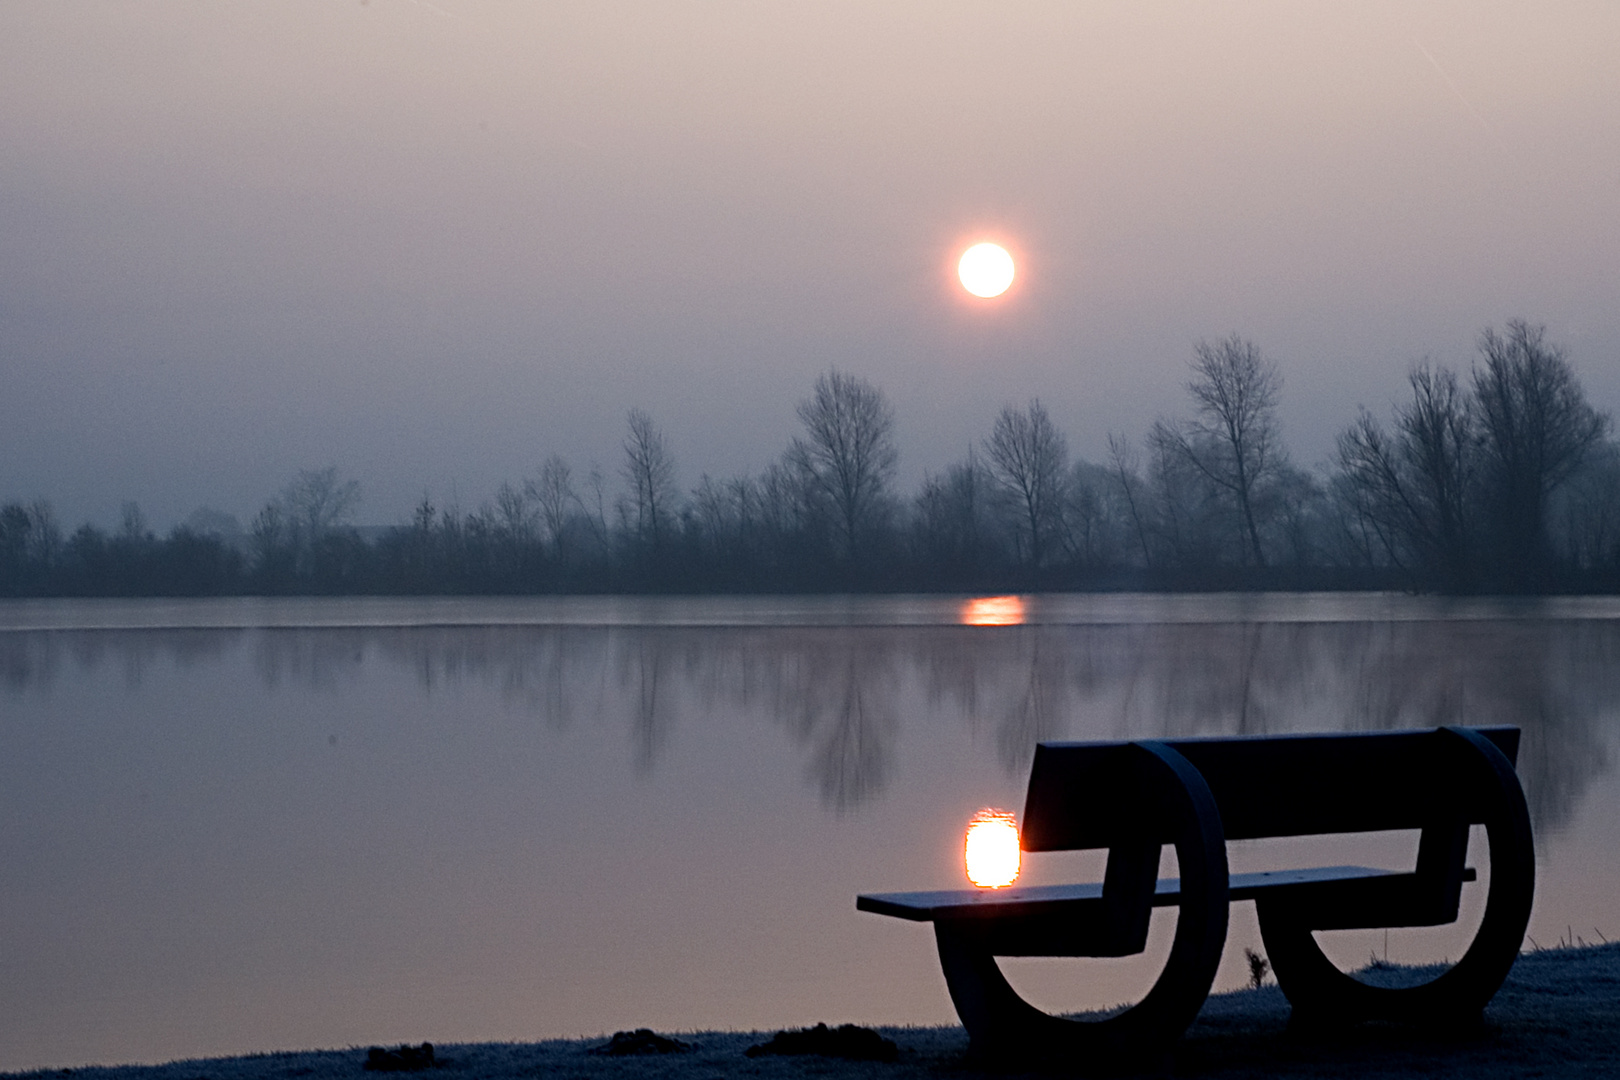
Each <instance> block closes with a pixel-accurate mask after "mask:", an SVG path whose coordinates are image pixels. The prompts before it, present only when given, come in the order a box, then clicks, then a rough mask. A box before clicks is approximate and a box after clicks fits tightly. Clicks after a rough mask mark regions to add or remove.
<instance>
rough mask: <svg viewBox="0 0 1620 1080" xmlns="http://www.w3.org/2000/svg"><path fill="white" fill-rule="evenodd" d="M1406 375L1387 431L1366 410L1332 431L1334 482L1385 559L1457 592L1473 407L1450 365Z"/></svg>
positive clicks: (1467, 530) (1462, 570) (1469, 536)
mask: <svg viewBox="0 0 1620 1080" xmlns="http://www.w3.org/2000/svg"><path fill="white" fill-rule="evenodd" d="M1407 378H1408V382H1409V383H1410V384H1411V387H1412V400H1411V403H1410V404H1409V405H1406V406H1402V407H1397V408H1396V410H1395V433H1394V435H1393V436H1391V435H1388V434H1386V433H1385V431H1384V429H1383V427H1382V426H1381V425H1380V424H1379V423H1378V421H1377V420H1375V419H1374V418H1373V416H1372V414H1371V413H1368V412H1367V411H1366V410H1363V411H1362V413H1361V415H1360V416H1359V417H1358V418H1357V419H1356V422H1355V423H1354V424H1353V425H1351V426H1350V428H1349V429H1348V430H1346V431H1345V432H1344V433H1343V434H1341V435H1340V436H1339V468H1340V470H1341V475H1342V477H1343V478H1344V485H1341V486H1342V487H1343V486H1347V488H1348V492H1349V494H1350V497H1351V500H1352V506H1353V508H1354V512H1355V513H1356V514H1358V515H1359V516H1360V517H1361V518H1362V524H1363V526H1364V528H1366V529H1367V530H1369V531H1370V534H1371V535H1372V536H1376V537H1377V538H1378V542H1379V544H1380V546H1381V547H1382V548H1383V550H1384V552H1385V553H1386V554H1387V555H1388V556H1389V558H1390V560H1391V561H1392V562H1394V563H1395V564H1396V565H1397V566H1406V567H1408V568H1411V569H1414V570H1415V571H1417V572H1418V573H1420V574H1421V575H1422V576H1424V577H1426V578H1428V579H1429V580H1431V581H1435V582H1438V583H1439V584H1440V585H1441V586H1442V587H1444V588H1446V589H1448V590H1451V591H1457V590H1461V589H1464V588H1467V587H1468V586H1469V584H1470V582H1471V581H1472V575H1473V550H1472V548H1473V532H1474V529H1473V522H1472V517H1473V514H1472V510H1471V499H1472V493H1473V487H1474V477H1473V473H1474V457H1475V455H1474V453H1473V445H1474V439H1473V434H1472V424H1473V420H1472V411H1471V408H1470V406H1469V404H1468V401H1467V399H1466V398H1465V397H1464V395H1463V392H1462V390H1461V388H1460V387H1459V386H1458V383H1457V376H1456V375H1455V374H1454V373H1453V372H1452V371H1450V370H1449V369H1446V368H1443V367H1434V366H1432V365H1429V364H1421V365H1419V366H1417V367H1415V368H1413V369H1412V372H1411V374H1410V375H1409V376H1408V377H1407Z"/></svg>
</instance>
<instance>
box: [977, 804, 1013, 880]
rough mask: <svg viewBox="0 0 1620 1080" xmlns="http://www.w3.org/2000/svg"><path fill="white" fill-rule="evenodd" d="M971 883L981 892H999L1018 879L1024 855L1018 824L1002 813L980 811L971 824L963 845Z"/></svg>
mask: <svg viewBox="0 0 1620 1080" xmlns="http://www.w3.org/2000/svg"><path fill="white" fill-rule="evenodd" d="M963 854H964V856H965V858H966V861H967V876H968V880H969V881H971V882H973V884H975V885H977V886H979V888H981V889H1000V888H1003V887H1005V886H1007V885H1011V884H1012V883H1013V882H1014V881H1017V880H1018V867H1019V860H1020V858H1021V854H1020V851H1019V847H1018V824H1017V822H1015V821H1014V820H1013V816H1012V815H1011V814H1009V813H1007V812H1005V811H1003V810H980V811H979V812H978V813H977V814H975V815H973V820H972V821H970V822H968V827H967V840H966V842H965V843H964V844H963Z"/></svg>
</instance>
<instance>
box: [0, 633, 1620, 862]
mask: <svg viewBox="0 0 1620 1080" xmlns="http://www.w3.org/2000/svg"><path fill="white" fill-rule="evenodd" d="M247 643H251V644H250V645H248V644H247ZM245 645H247V647H249V648H251V657H252V662H253V665H254V669H255V670H256V671H257V673H258V675H259V678H260V679H261V681H262V684H263V685H264V687H265V688H266V689H267V690H270V691H274V690H275V689H276V688H278V687H282V686H289V687H304V688H306V689H314V690H330V689H331V688H333V687H336V686H339V685H343V684H346V683H348V682H350V681H351V680H354V679H356V678H358V677H359V676H360V674H361V672H362V671H363V669H364V668H365V666H366V664H367V663H368V662H371V661H372V660H373V659H374V658H375V660H377V661H380V662H383V663H385V664H387V665H389V666H391V667H394V668H396V669H405V670H408V671H409V672H410V673H411V676H412V678H413V680H414V681H415V683H416V685H417V686H418V687H419V689H420V692H421V693H423V694H433V693H436V692H437V691H439V690H440V689H441V688H443V687H447V686H452V685H455V684H457V683H460V682H463V681H469V680H471V681H476V682H479V683H481V684H485V685H491V686H494V687H495V688H497V689H498V691H499V694H500V697H501V700H502V701H503V702H504V703H505V704H506V706H507V707H508V708H509V709H511V710H513V711H515V712H518V713H521V714H527V715H532V716H534V717H536V718H537V719H538V720H539V721H540V724H541V727H542V728H543V729H546V730H552V731H563V730H567V729H570V728H572V727H575V726H576V725H578V724H581V723H587V724H595V723H602V722H606V723H609V724H622V725H623V729H624V730H625V731H626V732H627V733H628V739H629V742H630V747H631V754H632V757H633V760H634V762H635V765H636V768H637V770H638V772H640V773H642V774H650V773H652V772H653V771H655V770H656V769H657V768H658V766H659V762H660V759H661V758H662V756H663V755H664V754H665V753H666V752H667V750H668V748H669V747H670V745H671V743H672V740H674V739H675V738H676V732H677V731H678V729H679V728H681V727H682V726H683V725H701V724H702V723H703V722H704V718H705V716H706V715H708V714H711V713H713V712H714V711H715V710H717V709H724V710H728V711H731V712H734V713H737V714H741V715H743V716H745V717H753V718H756V719H757V721H758V722H759V723H763V724H769V725H774V726H776V727H778V728H780V729H781V730H782V731H783V732H785V734H786V735H787V736H788V738H789V740H790V742H791V743H792V744H793V745H794V746H795V747H797V748H798V752H799V753H801V754H802V755H803V758H804V762H805V769H806V773H807V776H808V778H809V780H810V782H811V783H812V784H813V785H815V786H816V787H817V788H818V789H819V792H820V795H821V799H822V802H823V804H824V805H826V806H827V807H829V808H830V809H833V810H836V811H847V810H851V809H854V808H856V807H859V806H861V805H863V804H865V803H867V802H870V801H872V800H875V799H879V798H881V797H882V795H883V792H884V790H885V788H886V786H887V785H888V784H889V783H890V782H891V781H892V779H893V778H894V777H895V776H896V775H897V772H898V770H899V769H900V768H901V767H902V764H901V758H900V754H899V740H900V738H901V735H902V729H903V725H902V720H901V717H902V715H903V713H904V714H906V715H912V716H916V715H921V716H924V717H926V718H927V721H926V722H927V723H928V724H930V725H934V724H938V725H962V726H966V727H968V728H969V729H970V730H972V731H975V732H977V731H979V730H981V729H982V728H984V727H986V726H988V727H990V729H991V733H992V735H993V740H994V746H995V753H996V758H997V760H998V762H999V763H1000V766H1001V767H1002V768H1003V769H1004V770H1005V772H1006V773H1007V774H1008V775H1009V776H1012V777H1016V778H1018V779H1020V780H1021V779H1022V776H1023V774H1024V772H1025V770H1027V768H1028V764H1029V761H1030V758H1031V756H1032V754H1033V752H1034V746H1035V744H1036V743H1037V742H1039V741H1041V740H1043V739H1059V738H1088V739H1092V738H1161V737H1172V736H1186V735H1198V734H1223V735H1224V734H1240V733H1252V734H1262V733H1279V732H1288V731H1310V730H1377V729H1387V728H1404V727H1426V726H1432V725H1437V724H1471V725H1484V724H1517V725H1519V726H1520V727H1522V728H1523V729H1524V731H1525V738H1524V743H1523V746H1522V748H1521V752H1520V758H1519V769H1520V773H1521V775H1522V776H1523V777H1524V780H1525V786H1526V789H1527V793H1528V795H1529V798H1530V801H1531V811H1532V815H1533V817H1534V819H1535V823H1536V827H1537V829H1538V831H1541V832H1543V833H1556V832H1557V831H1558V830H1560V829H1561V828H1563V827H1564V826H1565V825H1566V824H1567V823H1568V822H1569V821H1570V820H1571V819H1572V817H1573V816H1574V815H1575V813H1576V811H1577V809H1578V805H1579V803H1580V801H1581V798H1582V797H1583V794H1584V793H1585V792H1586V791H1587V789H1588V788H1589V787H1590V786H1591V785H1592V783H1593V782H1594V781H1595V780H1596V779H1597V778H1598V777H1600V776H1602V775H1603V774H1604V773H1606V772H1607V771H1608V769H1609V764H1610V743H1611V740H1612V738H1613V735H1614V731H1615V728H1616V720H1617V716H1616V710H1617V705H1620V674H1617V673H1620V624H1617V623H1614V622H1609V621H1601V620H1569V621H1555V620H1545V621H1536V620H1501V621H1488V620H1476V621H1444V620H1437V621H1428V622H1324V623H1308V622H1289V623H1282V622H1279V623H1257V622H1233V623H1224V624H1121V625H1093V626H1030V625H1025V626H1009V627H960V626H933V627H854V628H850V627H748V628H735V627H718V628H717V627H667V626H665V627H645V628H641V627H625V626H619V627H424V628H409V627H382V628H353V629H275V630H269V629H267V630H257V631H254V630H141V631H89V630H83V631H81V630H63V631H14V632H6V633H0V686H3V687H4V688H5V691H6V692H8V693H12V694H22V693H28V692H30V691H31V690H33V689H35V688H39V687H48V686H49V685H51V684H52V683H54V682H56V681H57V680H59V679H63V678H67V677H70V674H69V673H70V672H72V671H74V670H78V671H92V670H96V669H99V668H101V667H103V666H104V665H117V669H118V671H119V673H120V675H121V677H122V679H123V680H124V681H125V682H126V684H128V685H131V686H138V685H139V684H140V682H141V680H142V678H143V677H144V673H145V672H146V671H147V670H148V669H149V668H151V667H152V666H153V665H154V664H157V663H160V662H161V663H167V664H170V665H173V666H175V667H177V668H188V667H201V666H206V665H211V664H219V663H221V662H223V661H224V659H225V658H227V657H230V656H233V655H235V654H236V653H237V652H238V650H240V649H241V648H243V647H244V646H245ZM907 703H911V708H910V711H909V712H907V709H906V706H907ZM910 734H911V736H912V737H913V738H927V737H928V735H927V732H926V731H914V732H911V733H910Z"/></svg>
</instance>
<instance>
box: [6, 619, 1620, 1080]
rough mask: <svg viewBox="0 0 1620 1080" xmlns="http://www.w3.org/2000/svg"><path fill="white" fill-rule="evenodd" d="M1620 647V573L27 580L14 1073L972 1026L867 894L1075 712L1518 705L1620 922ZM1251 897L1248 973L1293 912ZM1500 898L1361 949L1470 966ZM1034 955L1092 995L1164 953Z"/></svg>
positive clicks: (1141, 718) (10, 870)
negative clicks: (1297, 587)
mask: <svg viewBox="0 0 1620 1080" xmlns="http://www.w3.org/2000/svg"><path fill="white" fill-rule="evenodd" d="M964 618H975V619H982V620H983V621H989V622H1011V623H1013V625H962V620H963V619H964ZM1617 671H1620V609H1617V608H1616V606H1615V605H1614V604H1613V602H1612V601H1606V600H1560V601H1551V602H1549V601H1531V602H1515V603H1506V602H1491V601H1471V602H1445V601H1434V600H1420V599H1412V598H1403V597H1393V596H1373V597H1366V596H1359V597H1358V596H1352V597H1298V596H1290V597H1209V596H1200V597H1128V596H1127V597H1118V596H1115V597H1100V598H1099V597H1039V598H1031V599H1028V600H1026V601H1023V602H1021V603H1018V604H1016V605H1014V606H1012V607H1008V606H1006V605H1003V606H1001V607H999V608H997V607H994V606H991V607H983V606H981V607H970V606H968V605H967V604H966V602H965V601H964V600H963V599H961V598H954V599H953V598H855V599H825V598H816V599H808V600H805V599H794V600H789V601H781V600H771V599H725V600H696V601H688V600H667V599H665V600H654V601H645V600H618V601H609V600H589V599H587V600H580V599H569V600H520V601H504V600H503V601H477V600H474V601H466V600H383V601H375V600H369V601H285V602H277V601H264V600H247V601H205V602H191V603H186V602H165V601H150V602H128V601H104V602H60V601H52V602H27V603H18V604H10V605H0V702H3V708H0V750H3V753H0V865H3V866H4V867H5V874H4V877H3V880H0V1017H4V1018H5V1019H4V1021H3V1026H0V1069H18V1068H25V1067H33V1066H45V1065H51V1066H56V1065H75V1064H82V1063H86V1062H93V1061H127V1060H161V1059H167V1058H172V1057H176V1056H191V1055H198V1054H213V1053H240V1052H247V1051H254V1050H270V1049H277V1048H293V1047H310V1046H342V1045H349V1044H367V1043H377V1042H386V1041H395V1042H398V1041H405V1040H411V1041H421V1040H423V1039H430V1040H434V1041H452V1040H458V1041H459V1040H473V1039H532V1038H540V1037H546V1036H556V1035H582V1034H593V1033H598V1032H607V1031H612V1030H614V1029H617V1028H624V1027H636V1026H651V1027H660V1028H666V1029H673V1028H697V1027H779V1026H784V1025H800V1024H806V1023H813V1022H815V1021H817V1020H827V1021H830V1022H840V1021H844V1020H857V1021H861V1022H864V1023H876V1022H944V1021H948V1020H950V1019H952V1017H953V1014H952V1011H951V1008H950V1004H949V1001H948V999H947V997H946V995H945V991H944V986H943V982H942V980H941V979H940V976H939V973H938V968H937V962H936V960H935V958H934V954H933V948H932V937H931V934H930V933H929V932H928V930H927V928H926V927H921V926H917V925H914V924H906V923H901V922H898V921H895V920H886V919H881V918H877V917H874V916H870V915H864V914H860V913H857V912H855V911H854V904H853V897H854V895H855V893H857V892H860V891H882V890H892V889H904V888H930V887H952V886H955V885H957V884H959V883H960V882H961V880H962V878H961V870H960V867H959V865H958V857H959V856H958V844H959V839H960V829H961V827H962V825H963V824H964V823H965V822H966V821H967V819H968V818H969V817H970V816H971V815H972V814H973V812H974V811H975V810H977V809H978V808H979V807H981V806H985V805H996V806H1004V807H1008V808H1011V809H1018V808H1020V807H1021V804H1022V794H1023V788H1024V783H1025V780H1026V779H1027V773H1028V766H1029V761H1030V758H1031V755H1032V753H1033V749H1034V745H1035V743H1036V742H1038V741H1040V740H1042V739H1054V738H1142V737H1160V736H1167V735H1189V734H1235V733H1242V732H1254V733H1259V732H1284V731H1311V730H1376V729H1383V728H1398V727H1422V726H1432V725H1435V724H1449V723H1464V724H1494V723H1515V724H1518V725H1519V726H1521V727H1522V728H1524V731H1525V735H1524V742H1523V747H1522V749H1521V754H1520V772H1521V775H1522V777H1523V779H1524V782H1525V786H1526V791H1527V795H1528V797H1529V799H1530V804H1531V809H1532V816H1533V819H1534V822H1535V826H1536V829H1537V836H1538V850H1539V854H1540V867H1539V882H1538V894H1537V907H1536V914H1535V917H1534V920H1533V923H1532V927H1531V931H1530V933H1531V936H1532V937H1533V938H1535V939H1536V940H1537V941H1539V942H1541V943H1542V944H1552V943H1554V942H1555V941H1557V940H1558V939H1560V938H1564V937H1566V936H1571V935H1576V936H1582V937H1584V938H1586V939H1589V940H1590V939H1593V938H1595V937H1597V936H1598V935H1599V934H1608V935H1610V936H1616V934H1617V932H1620V924H1617V923H1614V922H1612V921H1611V919H1612V912H1613V910H1614V909H1613V903H1612V900H1611V897H1612V896H1614V895H1615V894H1616V893H1617V891H1620V857H1617V856H1616V855H1615V854H1614V847H1615V840H1616V838H1617V837H1616V830H1617V827H1620V826H1617V823H1620V783H1617V781H1616V778H1615V773H1614V770H1613V767H1612V766H1613V761H1614V754H1615V744H1616V734H1617V730H1620V723H1617V721H1620V676H1617V674H1616V672H1617ZM1262 782H1263V779H1262ZM1414 848H1415V841H1414V838H1413V837H1411V836H1407V835H1404V834H1399V835H1394V836H1375V837H1363V838H1352V839H1350V840H1348V841H1337V842H1334V843H1322V842H1316V841H1309V842H1297V841H1296V842H1289V843H1287V844H1280V845H1279V844H1272V845H1247V846H1245V848H1244V849H1243V850H1238V851H1235V852H1234V866H1235V867H1237V868H1241V869H1249V868H1260V867H1262V866H1271V865H1291V864H1292V865H1298V864H1301V863H1308V862H1314V861H1317V860H1319V859H1332V860H1333V861H1339V860H1340V858H1341V857H1343V858H1356V859H1367V860H1369V861H1380V862H1383V863H1385V864H1388V865H1392V866H1394V865H1402V864H1403V863H1405V862H1408V861H1409V860H1410V857H1411V852H1412V851H1413V850H1414ZM1480 854H1481V853H1478V852H1476V854H1475V857H1476V859H1477V858H1479V857H1480ZM1085 862H1086V857H1080V856H1049V857H1038V858H1037V859H1035V860H1032V865H1031V866H1030V867H1029V869H1028V870H1027V872H1026V873H1027V880H1030V881H1040V880H1058V879H1062V878H1065V877H1070V876H1073V875H1075V874H1084V873H1086V871H1087V870H1088V867H1087V866H1085V865H1083V864H1084V863H1085ZM1476 891H1477V890H1476ZM1245 906H1246V905H1240V906H1239V909H1238V910H1237V911H1236V912H1235V915H1234V923H1233V930H1232V940H1231V941H1230V942H1229V945H1228V956H1227V959H1226V964H1225V966H1224V967H1223V971H1222V975H1221V985H1225V986H1232V985H1237V984H1239V983H1241V982H1242V981H1243V979H1244V977H1245V976H1244V971H1245V967H1244V962H1243V957H1242V948H1243V947H1245V946H1249V947H1257V945H1258V939H1257V935H1256V934H1255V933H1254V930H1253V924H1252V915H1250V914H1249V913H1247V912H1245V911H1243V910H1242V908H1243V907H1245ZM1161 922H1162V920H1161ZM1162 929H1163V927H1160V930H1162ZM1465 930H1466V928H1464V930H1463V931H1459V932H1451V931H1397V932H1395V933H1393V934H1392V935H1391V936H1390V940H1389V941H1388V942H1387V943H1386V941H1385V939H1384V936H1383V935H1382V934H1381V933H1380V934H1377V935H1376V937H1374V936H1372V935H1360V936H1356V935H1347V936H1343V937H1342V938H1341V939H1336V941H1335V942H1334V948H1335V949H1336V950H1337V952H1338V954H1339V955H1341V956H1343V957H1345V958H1347V959H1352V960H1353V959H1358V958H1365V957H1366V956H1367V955H1368V954H1369V953H1379V954H1381V955H1382V954H1383V953H1385V952H1386V951H1387V952H1388V954H1389V955H1390V958H1391V959H1395V960H1401V959H1407V960H1418V959H1429V958H1437V957H1440V956H1444V955H1448V954H1449V955H1455V951H1456V950H1457V949H1459V948H1460V947H1461V945H1462V944H1463V942H1464V940H1465ZM1161 936H1162V935H1161ZM1018 967H1019V970H1018V971H1017V973H1016V974H1017V977H1018V978H1019V979H1020V981H1021V984H1022V985H1025V986H1026V987H1028V988H1029V990H1030V992H1031V994H1032V995H1033V996H1034V997H1035V998H1036V999H1037V1000H1039V1001H1041V1002H1042V1003H1043V1004H1049V1005H1052V1006H1054V1007H1060V1006H1067V1007H1081V1006H1084V1005H1094V1004H1108V1003H1111V1002H1114V1001H1118V1000H1123V999H1125V998H1127V997H1128V996H1129V995H1130V993H1132V992H1133V990H1139V988H1140V987H1141V985H1143V982H1144V980H1145V979H1147V978H1151V958H1150V959H1148V960H1146V961H1140V962H1112V961H1110V962H1102V963H1098V962H1088V961H1027V962H1022V963H1021V964H1020V965H1018Z"/></svg>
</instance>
